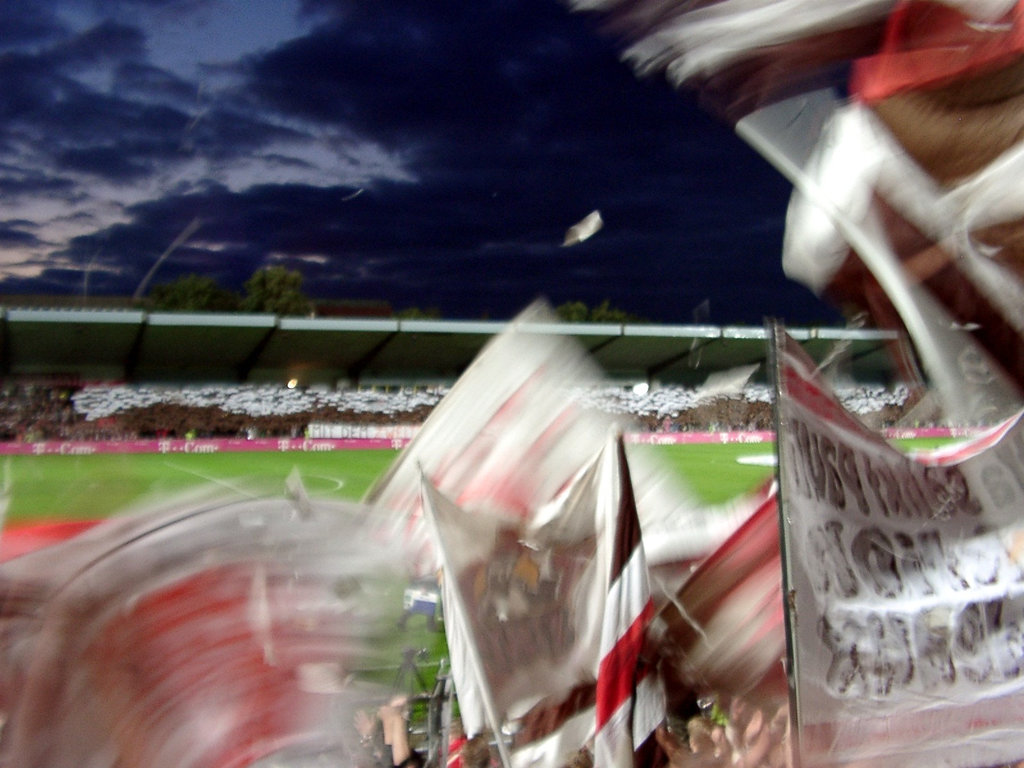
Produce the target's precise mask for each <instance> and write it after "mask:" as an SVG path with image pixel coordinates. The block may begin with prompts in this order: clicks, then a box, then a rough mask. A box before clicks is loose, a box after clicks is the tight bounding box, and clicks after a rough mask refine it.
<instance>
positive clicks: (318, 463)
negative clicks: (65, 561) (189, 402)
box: [3, 443, 773, 524]
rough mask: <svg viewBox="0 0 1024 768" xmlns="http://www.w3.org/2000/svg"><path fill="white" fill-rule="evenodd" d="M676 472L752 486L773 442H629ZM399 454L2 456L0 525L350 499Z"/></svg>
mask: <svg viewBox="0 0 1024 768" xmlns="http://www.w3.org/2000/svg"><path fill="white" fill-rule="evenodd" d="M629 451H630V453H631V454H632V453H633V452H640V451H650V452H653V453H654V454H655V460H657V461H661V462H663V463H664V464H665V465H666V466H667V467H669V468H670V469H671V470H673V471H675V472H678V473H679V475H680V476H681V477H683V478H684V482H685V483H686V484H687V485H688V486H689V487H690V488H691V489H692V490H693V492H695V493H696V494H697V496H698V497H699V498H701V499H703V500H704V501H706V502H708V503H718V502H721V501H726V500H728V499H730V498H733V497H735V496H736V495H737V494H739V493H742V492H744V491H746V490H748V489H750V488H753V487H755V486H756V485H757V484H758V483H759V482H760V481H761V480H763V479H764V478H765V477H767V476H768V475H769V474H770V472H771V468H770V467H767V466H764V465H757V464H744V463H740V462H739V461H738V460H739V459H741V457H744V456H753V455H771V454H772V451H773V447H772V445H771V444H767V443H762V444H758V445H721V444H703V445H702V444H698V445H668V446H639V445H632V446H630V447H629ZM397 455H398V453H397V451H394V450H347V451H334V452H309V453H306V452H293V453H280V452H265V453H264V452H244V453H212V454H180V453H178V454H93V455H88V456H10V457H8V458H6V459H4V466H3V477H4V483H5V485H6V487H7V488H8V493H9V498H10V505H9V507H8V511H7V522H8V524H17V523H28V522H32V521H35V520H47V521H49V520H69V519H72V520H73V519H96V518H101V517H108V516H110V515H112V514H119V513H122V512H127V511H131V510H132V509H135V508H139V507H141V506H145V505H146V504H147V503H148V502H150V501H167V499H168V498H172V497H174V496H175V495H177V494H179V493H182V492H186V491H189V490H191V489H194V488H196V487H201V486H206V485H209V484H214V485H219V486H223V487H228V488H236V489H239V490H241V491H243V492H249V491H255V490H261V491H262V492H271V493H273V492H280V491H283V489H284V482H285V479H286V478H287V477H288V475H289V474H290V473H291V472H292V471H293V470H298V472H299V474H300V476H301V477H302V479H303V483H304V484H305V486H306V489H307V491H308V492H309V494H310V495H311V496H313V497H322V498H331V499H349V500H358V499H360V498H362V497H363V495H364V494H365V493H366V491H367V490H368V489H369V488H370V486H371V485H372V484H373V482H374V481H375V480H376V479H377V478H378V477H380V476H381V475H382V474H383V473H384V472H385V471H386V469H387V468H388V466H389V465H390V464H391V462H392V461H394V459H395V457H396V456H397Z"/></svg>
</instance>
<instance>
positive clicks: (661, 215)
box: [0, 0, 837, 324]
mask: <svg viewBox="0 0 1024 768" xmlns="http://www.w3.org/2000/svg"><path fill="white" fill-rule="evenodd" d="M599 29H600V27H599V24H598V20H597V19H595V18H591V17H589V16H584V15H580V14H575V13H571V12H569V11H568V10H567V9H566V7H565V6H564V5H562V4H560V3H558V2H556V0H3V1H2V2H0V293H7V294H10V293H68V294H79V295H80V294H82V293H89V294H90V295H98V294H118V295H131V294H132V293H133V292H134V291H135V290H136V289H137V288H138V286H139V285H140V283H142V282H143V280H144V278H145V277H146V275H147V274H148V273H149V272H150V270H151V269H152V268H153V266H154V265H155V264H156V263H157V260H158V259H159V258H160V256H161V254H163V253H164V252H165V251H166V250H167V249H168V247H169V246H170V245H171V243H173V242H174V241H175V239H176V238H178V236H179V235H180V234H181V233H182V232H183V231H184V230H186V228H188V227H189V225H190V223H192V222H195V221H196V220H198V228H197V229H195V231H194V234H192V236H191V237H190V238H189V239H188V240H187V241H186V242H185V243H184V244H183V245H182V246H181V247H179V248H177V249H176V250H175V251H174V252H173V253H171V254H170V255H169V256H168V257H167V258H166V259H165V260H164V261H162V262H161V263H160V265H159V268H158V269H157V271H156V273H155V274H154V276H153V278H152V280H153V282H154V283H158V282H166V281H169V280H171V279H174V278H175V277H178V276H181V275H183V274H187V273H193V272H194V273H199V274H205V275H210V276H212V277H214V278H216V279H217V280H218V281H220V282H221V283H222V284H224V285H226V286H228V287H231V288H235V289H239V288H240V287H241V284H242V282H243V281H244V280H245V279H246V278H247V277H248V276H249V275H250V274H251V273H252V272H253V270H255V269H257V268H258V267H261V266H268V265H278V264H280V265H284V266H286V267H288V268H291V269H296V270H299V271H300V272H301V273H302V274H303V276H304V288H305V290H306V291H307V293H309V294H310V295H312V296H317V297H329V298H358V299H383V300H386V301H389V302H390V303H391V304H392V306H394V307H395V308H396V309H401V308H404V307H408V306H419V307H437V308H439V309H440V310H441V311H442V313H443V314H444V315H445V316H446V317H450V318H460V319H461V318H465V319H472V318H479V317H490V318H497V319H500V318H506V317H510V316H512V315H513V314H515V313H516V312H517V311H518V310H520V309H522V308H523V307H524V306H525V305H526V304H528V303H529V302H530V301H532V300H533V299H534V298H537V297H539V296H543V297H546V298H548V299H549V300H550V301H551V302H553V303H555V304H559V303H562V302H564V301H570V300H582V301H585V302H587V303H588V304H596V303H598V302H600V301H602V300H604V299H608V300H610V301H611V303H612V304H613V305H615V306H618V307H620V308H622V309H626V310H628V311H630V312H633V313H635V314H637V315H641V316H643V317H645V318H647V319H649V320H652V321H656V322H672V323H677V322H692V321H693V320H694V318H695V314H694V312H695V309H696V308H697V307H698V306H700V305H702V304H703V303H704V302H707V304H706V306H707V307H708V308H709V310H710V312H709V313H708V314H707V315H703V316H700V317H701V319H706V320H707V321H709V322H714V323H734V322H735V323H757V324H759V323H760V322H761V321H762V319H763V317H764V316H765V315H774V316H777V317H782V318H784V319H785V320H787V321H789V322H790V323H793V324H800V323H809V322H816V321H822V320H824V321H826V322H836V317H837V316H836V315H835V314H834V313H832V312H831V310H829V309H828V308H827V307H825V306H824V305H822V304H821V303H819V302H818V301H817V300H816V299H814V298H813V296H812V295H811V294H810V293H809V292H808V291H807V290H805V289H804V288H802V287H801V286H799V285H796V284H795V283H792V282H791V281H788V280H787V279H786V278H785V277H784V276H783V275H782V273H781V269H780V266H779V249H780V244H781V238H782V227H783V219H784V214H785V207H786V201H787V198H788V194H789V187H788V185H787V183H786V182H785V181H784V180H783V179H782V178H781V177H780V176H779V175H778V174H777V173H776V172H775V171H773V170H772V169H771V168H770V167H769V166H768V165H767V163H765V162H764V161H763V160H762V159H761V158H759V157H758V156H757V155H756V154H755V153H754V152H753V151H752V150H751V149H749V148H747V147H746V145H744V144H743V142H742V141H741V140H740V139H738V138H736V137H735V136H734V135H733V134H732V132H731V130H730V129H729V128H728V127H727V126H725V125H724V124H721V123H719V122H717V121H716V119H714V118H712V117H711V116H709V115H707V114H706V113H704V112H703V111H702V110H701V109H699V108H698V107H697V106H696V101H695V100H694V99H693V97H692V96H691V95H687V94H680V93H676V92H673V91H672V90H671V89H670V88H669V86H668V85H667V84H666V83H664V82H663V81H661V80H650V81H643V80H639V79H637V78H636V77H635V76H634V75H633V73H632V72H631V71H630V70H629V68H628V67H627V66H626V65H624V64H622V63H621V62H620V61H619V60H618V58H617V54H616V48H615V45H614V41H612V40H610V39H609V38H607V37H605V36H603V35H602V34H601V33H600V31H599ZM594 209H599V210H600V211H601V213H602V216H603V217H604V220H605V226H604V228H603V229H602V230H601V231H600V232H598V233H597V234H596V235H595V236H594V237H593V238H591V239H590V240H587V241H586V242H584V243H581V244H579V245H577V246H574V247H571V248H563V247H561V243H562V238H563V236H564V233H565V230H566V229H567V227H568V226H570V225H571V224H573V223H574V222H575V221H577V220H579V219H581V218H582V217H583V216H585V215H586V214H587V213H589V212H590V211H592V210H594Z"/></svg>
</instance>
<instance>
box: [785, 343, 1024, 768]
mask: <svg viewBox="0 0 1024 768" xmlns="http://www.w3.org/2000/svg"><path fill="white" fill-rule="evenodd" d="M775 348H776V353H775V357H776V359H777V367H778V372H777V382H778V394H777V407H778V409H779V413H778V421H779V435H778V450H779V499H780V504H781V511H782V514H781V517H780V519H781V520H782V522H783V525H782V531H783V539H782V542H783V548H782V551H783V553H784V555H785V562H784V572H785V573H786V575H787V584H786V589H787V600H786V605H787V612H788V613H787V621H788V627H789V634H790V637H791V656H792V659H791V670H790V674H791V678H792V684H793V694H794V698H793V701H794V703H795V709H794V710H793V718H794V726H795V732H796V737H797V741H798V744H799V750H800V761H801V764H802V765H804V766H809V767H812V768H813V767H814V766H833V765H849V764H853V763H856V764H870V765H873V766H879V767H880V768H887V767H893V768H895V767H896V766H900V767H901V768H915V767H916V766H932V765H935V764H937V763H938V764H942V765H949V766H986V765H1002V764H1008V763H1014V762H1016V761H1019V760H1020V759H1022V758H1024V740H1022V731H1021V726H1020V723H1021V722H1022V716H1024V665H1022V664H1021V655H1020V647H1021V645H1020V643H1021V637H1022V636H1024V588H1022V583H1024V582H1022V574H1024V546H1022V542H1024V523H1022V522H1021V518H1020V512H1019V511H1020V505H1021V504H1022V503H1024V483H1022V478H1024V449H1022V446H1024V421H1022V419H1021V414H1019V413H1018V414H1017V415H1016V416H1015V417H1014V418H1013V419H1012V420H1010V421H1008V422H1006V423H1002V424H1000V425H998V426H997V427H996V428H994V429H992V430H989V431H987V432H985V433H983V434H982V435H980V436H979V437H978V438H977V440H976V441H975V442H973V443H970V444H967V445H961V446H957V447H956V448H955V449H947V450H944V451H941V452H938V453H937V454H936V456H935V457H934V458H930V457H928V456H926V455H914V456H909V455H907V454H905V453H903V452H902V451H900V450H899V449H898V448H896V447H894V446H892V445H890V444H889V443H888V442H886V441H885V440H884V439H883V438H882V437H881V436H879V435H877V434H875V433H873V432H871V431H870V430H868V429H867V428H865V427H864V426H863V425H862V424H861V423H860V422H859V421H858V420H857V419H856V418H855V417H854V416H852V415H851V414H849V413H847V412H846V411H845V410H844V409H843V408H842V406H841V405H840V404H839V402H838V400H837V399H836V398H835V396H834V394H833V393H832V391H831V390H830V388H829V387H828V385H827V384H826V383H825V382H824V380H823V379H822V378H821V376H820V375H819V374H818V372H817V371H816V369H815V365H814V363H813V361H811V360H810V359H809V358H808V357H807V356H806V355H805V353H804V352H803V350H802V349H801V348H800V347H799V345H798V344H797V343H796V342H795V341H793V340H792V339H790V338H789V337H788V336H786V335H785V334H784V333H782V332H781V330H780V329H776V331H775Z"/></svg>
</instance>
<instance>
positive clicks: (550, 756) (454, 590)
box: [423, 435, 662, 766]
mask: <svg viewBox="0 0 1024 768" xmlns="http://www.w3.org/2000/svg"><path fill="white" fill-rule="evenodd" d="M423 496H424V509H425V511H426V513H427V517H428V519H430V520H431V521H432V524H433V526H434V530H435V532H436V535H437V541H438V549H439V551H440V553H441V556H442V565H443V575H442V581H443V584H444V590H445V599H444V603H443V604H444V611H445V626H446V628H447V631H448V642H449V650H450V653H451V657H452V675H453V679H454V680H455V688H456V692H457V694H458V696H459V709H460V713H461V716H462V719H463V723H464V725H465V728H466V732H467V733H470V734H472V733H475V732H478V731H479V730H481V729H482V728H483V727H484V726H485V725H489V726H490V727H491V728H492V729H493V730H494V732H499V730H500V729H501V728H503V727H504V726H505V725H506V724H509V723H514V724H515V729H516V730H517V731H518V733H517V736H516V743H515V745H514V755H513V762H514V763H515V764H516V765H544V766H560V765H563V764H564V763H565V762H566V761H567V760H568V757H569V756H571V754H572V753H573V752H576V751H577V750H579V749H580V748H581V747H582V746H583V745H584V744H585V743H586V742H587V740H589V739H590V738H591V737H592V736H593V735H594V733H595V731H596V730H598V729H600V733H602V735H601V736H600V738H601V739H602V740H603V741H604V743H605V744H607V745H610V746H612V747H614V748H615V749H620V748H622V747H627V753H631V752H632V745H633V733H634V732H636V733H637V734H638V735H639V736H640V737H641V740H642V739H643V738H646V736H647V735H648V734H649V733H650V732H651V731H653V729H654V727H655V726H656V725H657V723H658V722H660V720H661V716H662V709H661V705H660V698H659V697H658V694H657V690H656V688H655V687H654V682H655V681H654V677H653V676H652V675H648V676H647V677H646V678H645V677H644V675H643V674H642V668H641V666H640V664H639V662H638V656H639V652H640V648H641V647H642V640H643V636H644V632H645V628H646V625H647V622H648V621H649V619H650V617H651V615H652V614H653V603H652V602H651V599H650V594H649V590H648V589H647V574H646V566H645V563H644V559H643V548H642V545H641V543H640V538H639V526H638V523H636V522H635V519H636V505H635V499H634V496H633V491H632V487H631V485H630V476H629V470H628V466H627V465H626V458H625V449H624V446H623V443H622V438H621V435H616V436H614V437H613V438H611V439H609V440H608V443H607V445H606V446H605V448H604V450H602V451H601V452H600V454H599V455H598V456H597V457H595V458H594V459H593V460H591V461H590V462H589V463H588V464H587V465H585V466H584V467H582V468H581V470H580V471H579V473H578V474H577V476H576V477H575V478H574V480H573V482H572V483H571V485H570V486H569V487H568V488H567V489H566V490H565V492H564V493H562V494H560V495H559V497H558V498H557V499H556V500H555V501H554V502H552V503H551V505H549V506H548V508H547V509H546V510H545V515H544V517H543V523H542V524H540V525H537V526H533V527H528V526H524V525H520V526H517V527H510V526H509V525H508V523H507V521H503V520H502V519H501V518H498V517H495V516H492V515H487V514H482V513H473V514H470V513H467V512H465V511H463V510H461V509H459V507H458V506H457V505H456V504H454V503H453V502H452V501H451V500H449V499H446V498H445V497H444V496H443V495H442V494H440V493H439V492H438V491H437V490H436V489H434V488H433V487H432V486H430V485H429V483H425V484H424V490H423ZM631 519H632V520H633V521H634V522H633V523H632V524H631V523H630V522H629V521H630V520H631ZM620 522H621V523H622V524H621V525H620ZM634 711H635V713H636V714H635V716H634ZM634 726H635V731H634Z"/></svg>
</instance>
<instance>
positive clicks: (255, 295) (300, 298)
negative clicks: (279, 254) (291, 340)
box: [242, 267, 313, 315]
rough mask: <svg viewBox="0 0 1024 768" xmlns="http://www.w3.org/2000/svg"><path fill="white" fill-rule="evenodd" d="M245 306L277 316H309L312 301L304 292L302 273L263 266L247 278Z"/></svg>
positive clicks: (250, 309) (245, 307) (248, 309)
mask: <svg viewBox="0 0 1024 768" xmlns="http://www.w3.org/2000/svg"><path fill="white" fill-rule="evenodd" d="M242 309H243V310H244V311H246V312H269V313H271V314H275V315H308V314H309V313H310V312H312V310H313V303H312V302H311V301H310V300H309V299H308V298H307V297H306V294H304V293H303V292H302V274H301V273H300V272H298V271H296V270H293V269H285V268H284V267H264V268H263V269H257V270H256V271H255V272H253V273H252V277H250V278H249V279H248V280H246V281H245V298H244V299H243V300H242Z"/></svg>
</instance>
